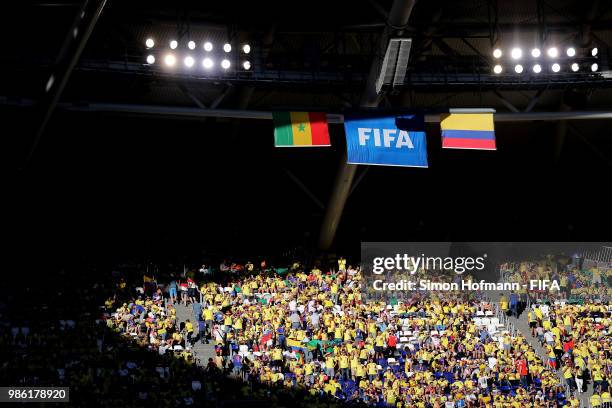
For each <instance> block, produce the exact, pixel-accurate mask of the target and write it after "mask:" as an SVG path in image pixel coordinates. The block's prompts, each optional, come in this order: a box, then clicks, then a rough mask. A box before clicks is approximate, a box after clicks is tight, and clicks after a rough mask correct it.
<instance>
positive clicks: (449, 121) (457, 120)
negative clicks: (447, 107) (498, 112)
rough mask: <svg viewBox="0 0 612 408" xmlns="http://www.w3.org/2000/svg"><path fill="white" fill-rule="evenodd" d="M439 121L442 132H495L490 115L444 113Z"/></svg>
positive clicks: (491, 115)
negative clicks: (446, 130)
mask: <svg viewBox="0 0 612 408" xmlns="http://www.w3.org/2000/svg"><path fill="white" fill-rule="evenodd" d="M440 119H441V120H440V128H441V129H442V130H445V129H448V130H489V131H494V130H495V127H494V125H493V114H492V113H446V114H443V115H442V117H441V118H440Z"/></svg>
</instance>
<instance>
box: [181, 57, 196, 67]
mask: <svg viewBox="0 0 612 408" xmlns="http://www.w3.org/2000/svg"><path fill="white" fill-rule="evenodd" d="M183 62H184V63H185V66H186V67H187V68H191V67H193V64H194V63H195V60H194V59H193V57H192V56H190V55H188V56H186V57H185V60H184V61H183Z"/></svg>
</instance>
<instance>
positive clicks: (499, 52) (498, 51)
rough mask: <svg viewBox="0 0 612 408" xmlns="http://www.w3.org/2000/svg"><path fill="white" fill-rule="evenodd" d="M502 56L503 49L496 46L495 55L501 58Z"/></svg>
mask: <svg viewBox="0 0 612 408" xmlns="http://www.w3.org/2000/svg"><path fill="white" fill-rule="evenodd" d="M501 56H502V50H500V49H499V48H496V49H494V50H493V57H495V58H501Z"/></svg>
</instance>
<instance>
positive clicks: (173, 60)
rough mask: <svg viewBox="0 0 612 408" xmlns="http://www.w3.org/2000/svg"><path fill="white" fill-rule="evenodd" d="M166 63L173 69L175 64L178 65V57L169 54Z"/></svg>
mask: <svg viewBox="0 0 612 408" xmlns="http://www.w3.org/2000/svg"><path fill="white" fill-rule="evenodd" d="M164 62H165V63H166V65H167V66H169V67H173V66H174V64H176V57H175V56H174V55H172V54H168V55H166V58H164Z"/></svg>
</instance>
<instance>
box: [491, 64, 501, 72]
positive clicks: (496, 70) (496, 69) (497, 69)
mask: <svg viewBox="0 0 612 408" xmlns="http://www.w3.org/2000/svg"><path fill="white" fill-rule="evenodd" d="M493 72H495V73H496V74H501V72H502V66H501V65H499V64H497V65H496V66H494V67H493Z"/></svg>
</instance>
